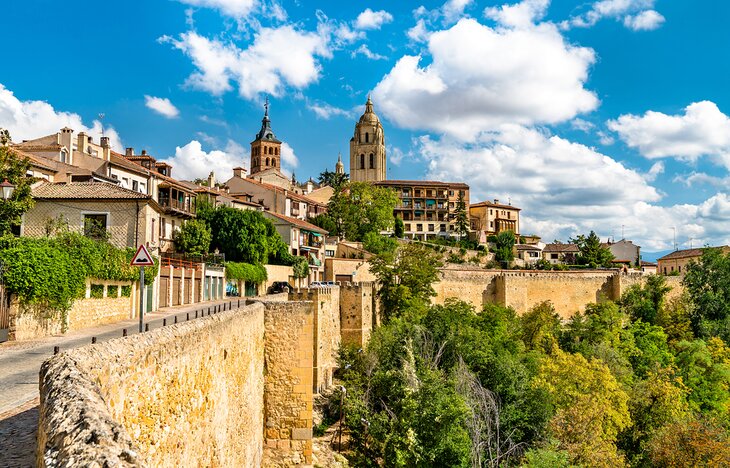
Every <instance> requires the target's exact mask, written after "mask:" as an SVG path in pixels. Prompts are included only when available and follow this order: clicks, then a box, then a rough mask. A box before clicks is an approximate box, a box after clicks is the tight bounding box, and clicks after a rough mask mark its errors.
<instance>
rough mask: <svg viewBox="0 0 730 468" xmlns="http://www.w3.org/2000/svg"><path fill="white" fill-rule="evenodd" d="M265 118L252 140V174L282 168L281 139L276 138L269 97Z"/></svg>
mask: <svg viewBox="0 0 730 468" xmlns="http://www.w3.org/2000/svg"><path fill="white" fill-rule="evenodd" d="M264 109H265V112H264V118H263V119H261V130H259V132H258V133H257V134H256V139H255V140H254V141H252V142H251V175H253V174H256V173H257V172H261V171H265V170H268V169H274V170H276V171H277V172H279V171H280V170H281V141H279V140H277V139H276V136H275V135H274V131H273V130H272V129H271V120H270V119H269V98H268V97H267V98H266V104H264Z"/></svg>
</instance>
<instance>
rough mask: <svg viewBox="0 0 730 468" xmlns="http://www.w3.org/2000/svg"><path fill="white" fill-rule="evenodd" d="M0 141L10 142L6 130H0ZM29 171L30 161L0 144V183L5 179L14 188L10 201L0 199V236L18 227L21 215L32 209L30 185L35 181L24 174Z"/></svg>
mask: <svg viewBox="0 0 730 468" xmlns="http://www.w3.org/2000/svg"><path fill="white" fill-rule="evenodd" d="M0 131H2V139H4V140H5V139H6V140H7V141H10V135H9V134H8V133H7V130H2V129H0ZM29 169H30V161H28V159H27V158H21V157H20V156H19V155H18V153H17V152H15V151H13V150H12V149H11V148H10V147H8V146H5V145H4V144H0V183H2V182H3V181H5V180H6V179H7V181H8V182H10V183H11V184H13V185H14V186H15V190H14V191H13V195H12V196H11V197H10V200H2V199H0V236H2V235H4V234H8V233H10V232H12V230H13V229H14V228H16V227H18V226H20V222H21V216H23V213H25V212H26V211H28V210H30V209H31V208H32V207H33V197H32V195H31V184H32V183H33V182H34V181H35V179H33V178H32V177H27V176H26V174H27V173H28V170H29Z"/></svg>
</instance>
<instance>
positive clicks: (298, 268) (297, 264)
mask: <svg viewBox="0 0 730 468" xmlns="http://www.w3.org/2000/svg"><path fill="white" fill-rule="evenodd" d="M292 275H293V276H294V278H296V279H298V280H301V279H302V278H306V277H307V276H309V262H307V259H306V258H304V257H294V258H293V259H292Z"/></svg>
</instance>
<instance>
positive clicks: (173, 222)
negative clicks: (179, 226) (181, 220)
mask: <svg viewBox="0 0 730 468" xmlns="http://www.w3.org/2000/svg"><path fill="white" fill-rule="evenodd" d="M175 227H176V226H175V220H174V219H173V220H172V229H171V230H170V237H172V236H174V235H175Z"/></svg>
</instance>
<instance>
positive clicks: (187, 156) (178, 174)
mask: <svg viewBox="0 0 730 468" xmlns="http://www.w3.org/2000/svg"><path fill="white" fill-rule="evenodd" d="M164 162H166V163H168V164H170V165H172V175H173V176H174V177H175V178H176V179H180V180H194V179H197V178H201V179H204V178H207V177H208V174H210V172H211V171H212V172H214V173H215V177H216V180H228V179H230V178H231V177H233V168H234V167H238V166H244V167H247V166H248V155H247V154H246V151H245V150H244V148H243V147H242V146H241V145H239V144H238V143H236V142H235V141H233V140H229V141H228V144H227V145H226V147H225V148H224V149H223V150H211V151H210V152H206V151H205V150H203V146H202V145H201V144H200V142H199V141H198V140H192V141H191V142H190V143H188V144H187V145H185V146H182V147H180V146H178V147H176V148H175V156H173V157H171V158H168V159H166V160H164Z"/></svg>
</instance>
